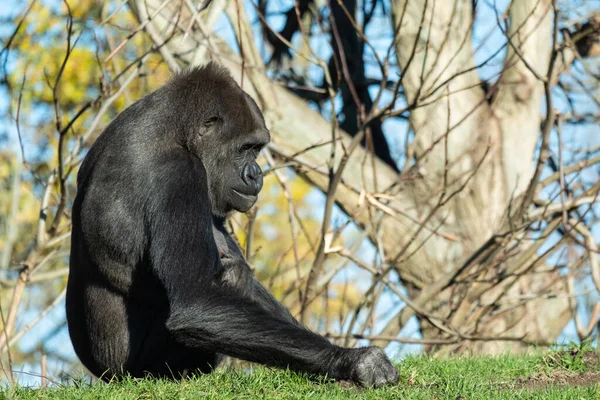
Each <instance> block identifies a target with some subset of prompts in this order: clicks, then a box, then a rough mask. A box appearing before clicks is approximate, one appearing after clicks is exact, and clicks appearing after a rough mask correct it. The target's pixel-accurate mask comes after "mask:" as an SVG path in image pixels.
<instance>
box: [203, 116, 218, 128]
mask: <svg viewBox="0 0 600 400" xmlns="http://www.w3.org/2000/svg"><path fill="white" fill-rule="evenodd" d="M217 122H221V118H220V117H217V116H214V117H210V118H208V119H206V120H204V126H206V127H210V126H213V125H214V124H216V123H217Z"/></svg>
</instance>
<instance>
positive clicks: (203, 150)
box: [190, 89, 270, 216]
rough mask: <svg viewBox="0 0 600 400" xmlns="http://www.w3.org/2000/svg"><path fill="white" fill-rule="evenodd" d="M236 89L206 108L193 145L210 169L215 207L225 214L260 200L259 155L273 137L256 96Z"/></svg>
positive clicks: (208, 171) (192, 149) (206, 166)
mask: <svg viewBox="0 0 600 400" xmlns="http://www.w3.org/2000/svg"><path fill="white" fill-rule="evenodd" d="M222 93H223V92H222ZM234 93H235V94H238V96H233V97H228V96H223V97H222V100H223V101H222V102H221V103H220V104H219V106H218V107H216V109H211V110H207V111H208V112H203V114H205V115H203V120H202V122H201V123H200V125H201V128H200V132H199V133H195V135H194V136H195V138H194V139H193V140H192V146H190V147H191V148H190V150H191V151H192V152H194V153H196V154H197V155H198V156H199V157H200V159H201V160H202V164H203V165H204V168H205V169H206V173H207V179H208V185H209V197H210V199H211V204H212V211H213V213H214V214H216V215H221V216H222V215H225V214H226V213H228V212H230V211H232V210H237V211H240V212H246V211H248V210H249V209H250V208H251V207H252V206H253V205H254V203H256V200H257V198H258V193H259V192H260V190H261V189H262V186H263V173H262V170H261V168H260V166H259V165H258V164H257V163H256V158H257V157H258V154H259V153H260V151H261V150H262V148H263V147H264V146H266V145H267V144H268V143H269V140H270V136H269V131H268V130H267V128H266V126H265V122H264V119H263V117H262V113H261V112H260V110H259V109H258V106H257V105H256V103H255V102H254V100H252V98H251V97H250V96H248V95H247V94H246V93H244V92H242V91H241V90H240V89H238V91H237V92H234Z"/></svg>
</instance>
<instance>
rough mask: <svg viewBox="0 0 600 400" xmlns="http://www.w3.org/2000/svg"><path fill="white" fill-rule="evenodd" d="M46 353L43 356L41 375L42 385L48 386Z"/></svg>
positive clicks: (43, 386)
mask: <svg viewBox="0 0 600 400" xmlns="http://www.w3.org/2000/svg"><path fill="white" fill-rule="evenodd" d="M46 359H47V357H46V355H45V354H44V355H43V356H42V373H41V374H40V375H41V379H42V384H41V387H42V388H45V387H46V386H48V380H46V374H47V373H48V371H47V368H46Z"/></svg>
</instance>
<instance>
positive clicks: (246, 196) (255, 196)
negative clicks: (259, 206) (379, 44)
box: [233, 189, 258, 202]
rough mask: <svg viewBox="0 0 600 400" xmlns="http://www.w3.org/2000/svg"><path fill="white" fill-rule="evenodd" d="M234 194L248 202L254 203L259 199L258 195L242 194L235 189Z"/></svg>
mask: <svg viewBox="0 0 600 400" xmlns="http://www.w3.org/2000/svg"><path fill="white" fill-rule="evenodd" d="M233 192H234V193H235V194H237V195H238V196H240V197H241V198H243V199H244V200H248V201H252V202H254V201H256V199H257V198H258V196H257V195H253V194H244V193H240V192H238V191H237V190H235V189H233Z"/></svg>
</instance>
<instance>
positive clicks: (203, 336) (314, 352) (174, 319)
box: [147, 155, 398, 386]
mask: <svg viewBox="0 0 600 400" xmlns="http://www.w3.org/2000/svg"><path fill="white" fill-rule="evenodd" d="M160 170H161V173H160V175H161V176H160V177H157V178H158V179H161V180H163V182H166V185H165V190H164V191H162V192H161V193H162V194H156V195H155V196H156V197H155V199H154V201H153V202H152V204H151V209H150V210H149V211H150V212H147V216H151V220H150V221H148V222H149V224H147V225H148V226H149V234H150V238H151V240H150V241H149V256H150V259H151V265H152V268H153V270H154V272H155V274H156V275H157V276H158V278H159V279H160V281H161V282H162V284H163V286H164V288H165V291H166V294H167V297H168V299H169V306H170V315H169V317H168V319H167V321H166V328H167V329H168V330H169V332H170V333H171V334H172V335H173V337H174V338H175V339H176V340H177V341H179V342H180V343H182V344H184V345H185V346H186V347H191V348H196V349H200V350H203V351H209V352H214V353H221V354H226V355H229V356H233V357H236V358H241V359H244V360H248V361H253V362H258V363H261V364H266V365H270V366H274V367H283V368H285V367H289V368H291V369H293V370H296V371H305V372H311V373H317V374H321V375H327V376H329V377H331V378H335V379H352V380H354V381H356V382H359V383H361V384H362V385H364V386H381V385H384V384H387V383H391V382H397V381H398V371H397V370H396V369H395V367H394V366H393V365H392V364H391V363H390V362H389V360H388V359H387V357H386V356H385V353H384V352H383V351H382V350H381V349H379V348H376V347H367V348H360V349H344V348H341V347H338V346H334V345H332V344H331V343H329V341H328V340H327V339H325V338H324V337H322V336H320V335H318V334H316V333H314V332H311V331H310V330H308V329H306V328H304V327H302V326H301V325H300V324H299V323H297V322H296V321H295V320H293V318H292V317H291V315H290V314H289V312H288V311H287V310H286V309H285V307H283V305H281V304H280V303H279V302H277V300H275V298H273V296H272V295H271V294H270V293H269V292H268V291H267V290H266V289H265V288H264V287H263V286H262V285H260V283H258V282H257V281H256V280H255V279H254V278H253V277H251V280H250V283H251V284H252V285H253V290H252V292H253V293H252V296H251V297H245V296H243V295H241V294H239V293H238V292H237V291H235V290H231V289H228V288H227V287H223V286H221V285H214V284H213V283H214V276H215V274H216V273H217V272H218V271H219V270H220V269H221V268H222V265H221V262H220V257H219V252H218V249H217V245H216V243H215V239H214V237H213V230H212V214H211V211H210V206H209V204H210V203H209V198H208V189H207V185H206V182H207V180H206V172H205V170H204V167H203V166H202V164H201V163H200V161H199V160H197V159H195V158H192V156H188V155H185V156H182V155H180V156H179V157H177V158H173V159H172V160H171V161H169V162H167V163H163V165H162V166H161V168H160ZM182 171H185V173H182ZM168 227H175V229H168Z"/></svg>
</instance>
